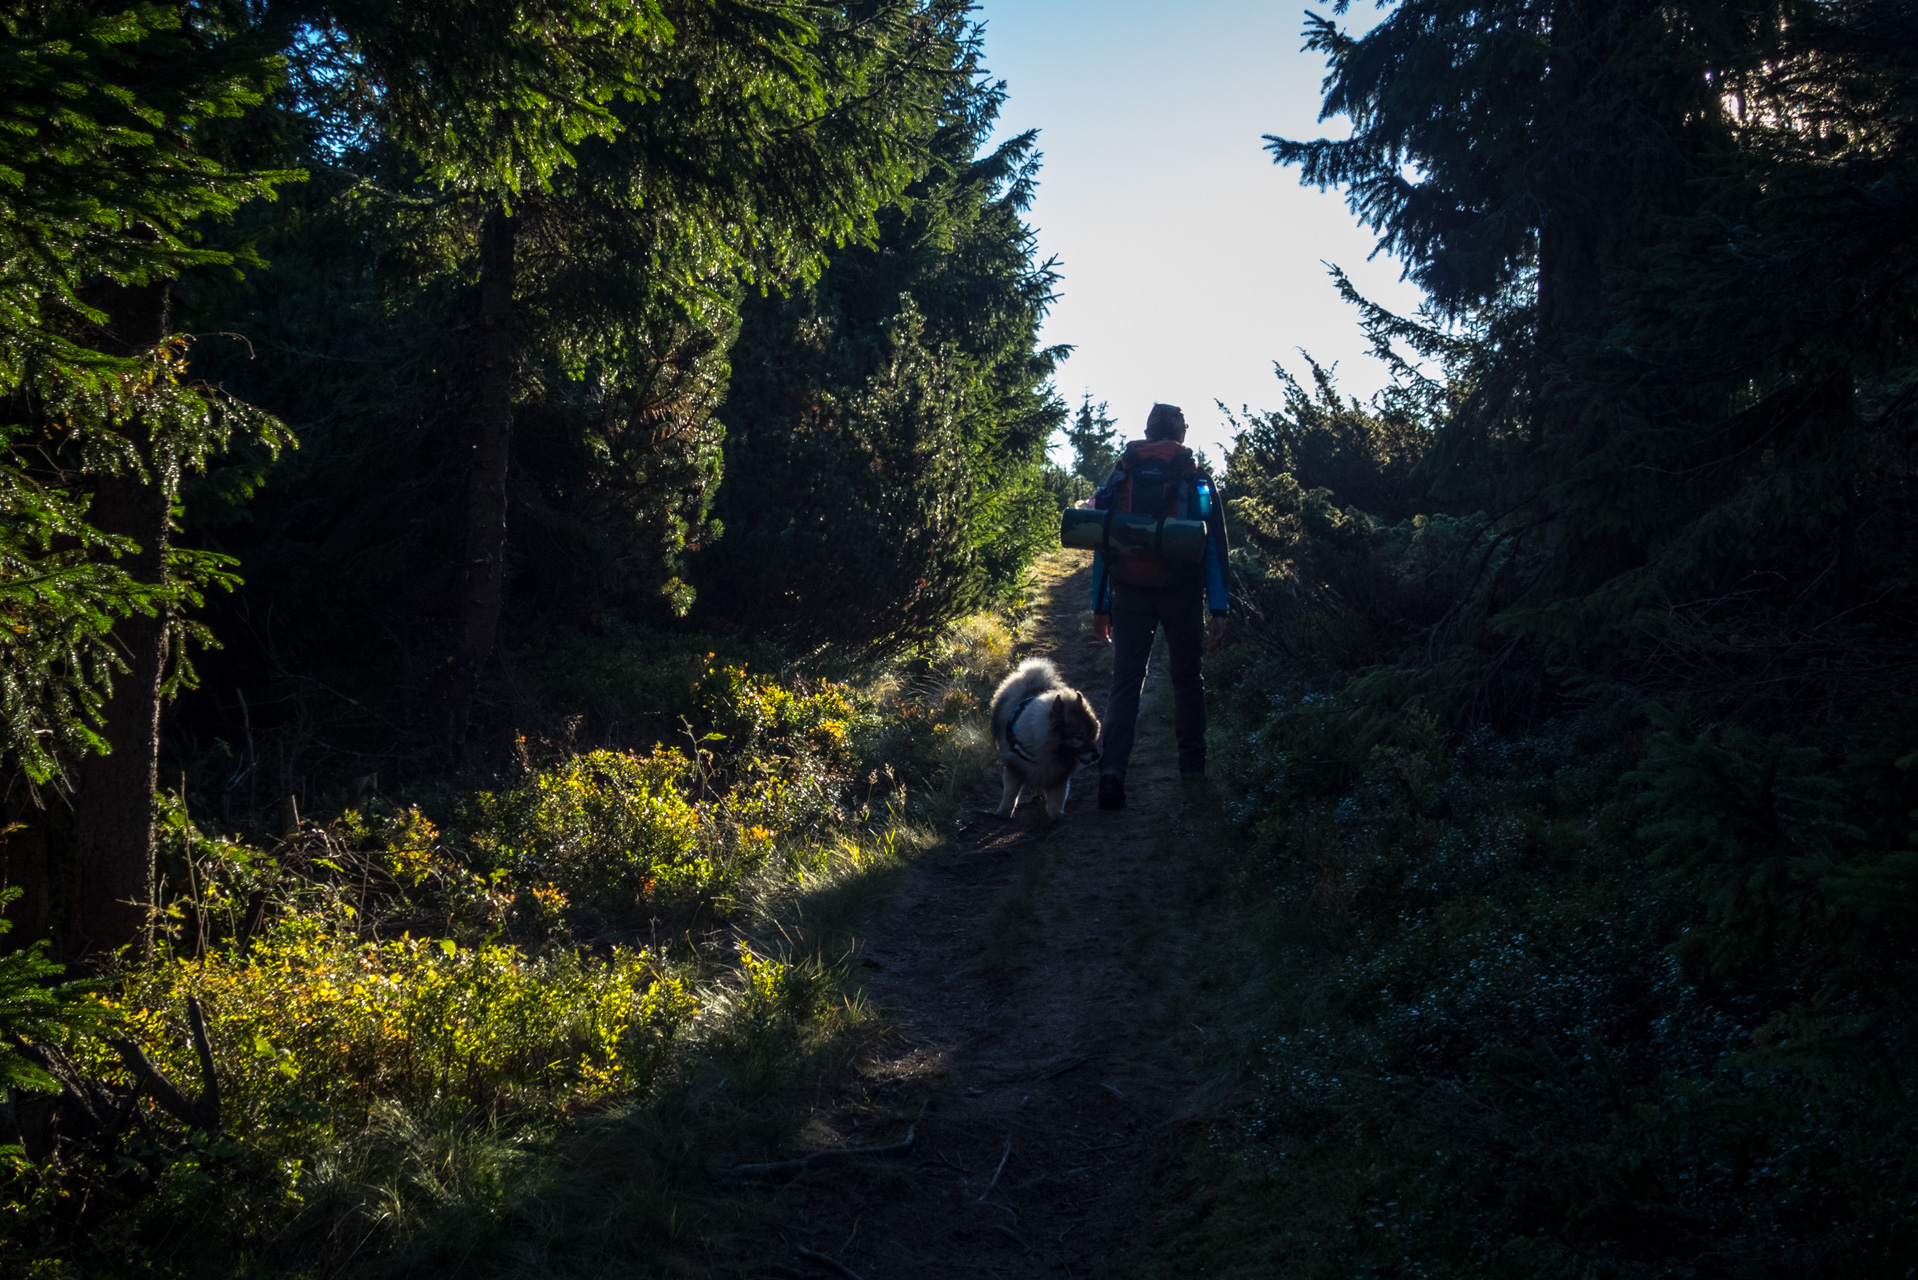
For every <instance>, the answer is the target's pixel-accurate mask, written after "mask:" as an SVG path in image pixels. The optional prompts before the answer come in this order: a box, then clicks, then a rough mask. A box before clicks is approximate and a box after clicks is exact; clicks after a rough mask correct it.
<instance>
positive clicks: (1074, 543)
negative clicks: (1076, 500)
mask: <svg viewBox="0 0 1918 1280" xmlns="http://www.w3.org/2000/svg"><path fill="white" fill-rule="evenodd" d="M1107 515H1110V516H1111V517H1112V554H1113V555H1120V556H1150V555H1157V556H1163V557H1164V558H1165V559H1167V560H1172V561H1177V562H1182V563H1186V564H1191V563H1194V562H1196V561H1199V560H1203V559H1204V558H1205V521H1203V520H1172V519H1167V520H1165V521H1160V520H1159V519H1158V517H1156V516H1142V515H1133V514H1132V513H1131V512H1127V511H1113V512H1105V511H1088V510H1086V509H1085V508H1083V507H1073V508H1072V509H1071V510H1069V511H1067V512H1066V513H1065V518H1064V519H1063V520H1062V521H1061V522H1060V525H1059V541H1060V542H1061V543H1063V544H1064V545H1066V546H1068V547H1083V548H1085V549H1086V550H1088V551H1101V550H1104V549H1105V545H1106V516H1107ZM1161 524H1163V525H1164V526H1165V529H1164V532H1163V533H1161V532H1160V525H1161Z"/></svg>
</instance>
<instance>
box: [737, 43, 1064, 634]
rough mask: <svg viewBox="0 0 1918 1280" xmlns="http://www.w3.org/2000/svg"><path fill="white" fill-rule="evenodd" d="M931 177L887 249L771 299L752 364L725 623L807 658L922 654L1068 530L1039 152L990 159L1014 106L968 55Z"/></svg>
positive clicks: (896, 216)
mask: <svg viewBox="0 0 1918 1280" xmlns="http://www.w3.org/2000/svg"><path fill="white" fill-rule="evenodd" d="M953 56H954V64H953V65H954V66H955V67H956V68H957V69H958V70H959V71H960V72H962V73H963V74H962V75H960V76H958V77H955V79H954V80H953V81H952V82H951V84H952V87H951V88H950V90H949V92H948V96H947V100H946V103H945V106H944V110H943V113H942V119H941V122H940V128H939V130H938V132H937V133H936V134H935V135H934V137H933V139H932V144H931V155H932V162H933V163H932V166H931V168H930V171H929V172H928V173H927V174H926V175H925V176H924V177H922V178H921V179H920V180H919V181H917V182H915V183H914V184H913V186H912V187H911V188H910V189H909V191H908V192H907V199H906V200H905V201H902V202H901V203H900V205H899V206H898V207H896V208H893V209H889V210H887V211H886V213H885V215H884V218H883V227H882V231H881V234H880V238H879V242H878V244H877V245H875V246H872V247H870V248H868V247H854V248H849V249H846V250H843V251H841V252H839V253H837V254H835V255H834V257H833V260H832V264H831V266H830V267H829V268H828V269H827V271H826V273H825V274H824V275H823V276H822V277H821V278H820V280H819V282H818V283H817V284H816V285H815V286H813V287H812V288H810V289H805V290H794V291H791V292H788V293H786V294H785V295H784V296H778V295H775V296H772V297H769V298H767V299H765V300H763V301H759V300H755V301H754V302H752V303H750V304H749V305H748V307H747V309H746V319H745V322H744V326H743V328H742V331H741V334H740V338H739V341H738V343H737V344H736V345H735V347H734V352H733V364H734V367H735V375H734V381H733V385H732V389H731V391H730V394H729V395H728V398H727V400H726V403H725V405H724V407H723V408H722V410H721V416H722V418H723V419H724V421H725V423H726V429H727V435H726V457H725V477H726V479H725V484H724V486H723V487H722V488H721V490H720V492H719V500H718V513H719V515H720V517H721V518H722V520H723V523H724V528H725V536H724V538H723V539H721V540H720V542H719V543H718V545H717V546H716V547H715V548H713V549H712V550H711V551H710V552H708V553H707V554H706V555H705V556H704V557H703V562H702V564H701V565H700V568H701V571H702V572H701V575H700V580H701V583H702V594H703V597H704V598H705V599H706V600H707V601H708V602H709V603H710V604H711V606H712V613H713V616H716V617H720V618H726V619H735V620H738V621H740V622H742V623H743V622H747V621H750V622H751V624H752V625H753V626H754V627H755V628H756V629H760V630H765V631H771V632H773V633H775V634H779V635H782V636H784V637H786V638H788V639H791V640H794V641H796V642H802V643H809V644H817V643H821V642H840V643H845V644H849V645H855V646H869V645H882V646H888V645H899V644H907V643H911V642H913V641H917V640H921V639H924V638H925V637H927V636H928V635H930V634H932V633H933V632H934V631H935V630H936V629H937V628H939V627H940V626H943V625H945V624H947V623H949V622H950V621H951V620H952V619H953V618H955V617H957V616H961V615H963V614H964V613H966V612H967V611H969V610H973V609H977V608H979V607H981V606H982V605H983V604H985V603H986V602H988V601H989V600H991V599H992V598H994V597H995V596H996V595H999V594H1002V593H1003V592H1005V591H1007V590H1008V589H1010V588H1011V587H1012V586H1013V585H1014V584H1016V583H1017V582H1018V580H1019V578H1020V577H1021V575H1022V574H1023V573H1024V571H1025V569H1026V567H1027V566H1028V565H1029V564H1030V563H1031V561H1032V559H1033V558H1034V557H1035V556H1036V555H1037V554H1038V552H1039V550H1040V549H1041V548H1042V547H1043V546H1044V545H1045V544H1046V543H1047V542H1048V541H1049V540H1050V539H1051V538H1053V537H1054V536H1056V529H1057V524H1056V520H1057V506H1056V502H1055V501H1054V499H1053V498H1052V497H1051V495H1049V494H1048V493H1047V492H1046V490H1045V483H1044V449H1045V444H1046V441H1047V440H1048V439H1049V438H1050V437H1051V435H1052V433H1053V432H1054V431H1055V430H1056V429H1057V428H1058V426H1059V425H1060V424H1061V423H1062V421H1063V419H1064V417H1065V414H1064V406H1062V405H1061V404H1059V402H1058V399H1057V397H1056V395H1055V394H1054V393H1053V392H1052V389H1051V387H1050V384H1049V378H1050V375H1051V372H1052V369H1053V367H1054V365H1055V362H1056V360H1057V359H1058V356H1059V354H1060V353H1059V352H1058V351H1056V350H1047V349H1043V348H1040V347H1038V345H1037V338H1038V329H1039V324H1040V321H1041V320H1042V318H1043V316H1044V314H1045V311H1046V308H1047V306H1048V305H1049V304H1050V302H1051V298H1052V292H1053V287H1054V284H1055V282H1056V276H1055V274H1054V272H1053V270H1052V266H1051V264H1050V263H1041V262H1037V261H1035V251H1034V245H1033V238H1032V233H1031V231H1030V230H1029V229H1028V228H1027V226H1026V225H1025V222H1024V218H1023V213H1024V210H1025V209H1026V208H1027V206H1028V204H1029V202H1030V200H1031V198H1032V193H1033V189H1034V182H1035V178H1036V170H1037V161H1038V156H1037V152H1036V147H1035V141H1036V139H1035V137H1034V135H1032V134H1023V135H1020V136H1017V137H1015V138H1012V139H1009V140H1007V141H1006V142H1005V143H1003V144H1001V145H1000V146H998V147H996V148H993V149H991V150H982V147H983V144H984V143H985V140H986V139H987V138H988V137H989V136H990V134H991V130H992V124H993V121H994V119H995V118H996V116H997V113H998V110H999V107H1000V104H1001V102H1002V101H1003V92H1004V91H1003V88H1002V87H999V86H995V85H992V84H991V83H980V82H979V81H978V75H979V73H978V59H979V47H978V35H977V32H976V31H970V32H968V34H967V36H966V39H965V40H964V42H963V43H961V44H959V45H958V46H956V48H955V50H954V54H953Z"/></svg>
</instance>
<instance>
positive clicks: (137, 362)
mask: <svg viewBox="0 0 1918 1280" xmlns="http://www.w3.org/2000/svg"><path fill="white" fill-rule="evenodd" d="M0 31H3V32H4V35H3V36H0V66H3V67H4V73H0V118H4V119H5V121H6V128H5V130H0V183H5V184H6V185H7V186H8V187H9V188H10V190H9V195H8V206H7V217H6V218H5V219H4V220H0V245H3V249H0V251H3V252H4V253H5V256H6V259H7V261H8V263H9V270H8V272H7V273H6V276H5V281H4V284H0V394H3V395H4V396H5V403H6V405H7V409H8V413H7V422H6V424H5V428H4V430H5V436H6V440H7V443H8V445H9V446H10V449H11V455H10V458H9V459H8V462H7V464H6V465H5V466H4V474H5V477H6V480H5V483H4V485H3V486H0V489H3V490H4V494H3V497H4V501H5V507H4V523H5V526H6V533H5V535H4V540H5V542H6V544H7V548H8V552H9V554H8V555H7V557H6V564H5V568H4V573H5V575H6V580H5V582H4V591H5V594H6V597H7V604H8V607H9V609H10V611H11V612H12V614H13V617H14V620H15V628H16V629H18V630H17V634H20V633H24V635H23V638H20V639H16V640H14V641H13V642H11V643H9V644H7V645H6V646H5V653H6V660H7V663H8V669H7V671H6V673H5V677H4V683H5V686H6V715H5V721H6V723H5V731H6V735H7V737H6V742H5V747H6V751H7V755H8V757H9V759H8V763H9V765H11V766H13V767H15V768H18V769H20V770H21V771H22V772H23V773H24V775H25V777H26V779H27V781H29V782H30V783H33V784H53V785H54V788H55V790H56V791H67V790H71V791H72V792H74V793H75V794H74V795H73V799H72V803H73V806H74V815H75V816H74V824H73V830H72V839H73V843H74V853H73V861H74V864H75V865H76V867H77V872H78V886H77V889H76V890H75V891H74V893H73V894H72V901H73V903H74V908H73V915H72V918H71V920H70V921H66V922H62V924H63V925H64V927H63V928H62V929H61V932H62V933H63V935H64V936H65V940H66V945H67V947H68V948H69V949H70V950H72V951H74V952H76V953H86V952H99V951H111V950H113V949H114V948H117V947H120V946H123V945H127V944H134V945H138V944H140V943H141V941H142V939H143V938H144V937H145V934H146V930H147V927H148V914H147V913H148V904H149V902H150V899H151V896H152V886H153V793H154V786H155V781H156V767H157V760H158V751H159V715H160V702H161V697H162V692H163V688H164V687H165V686H166V684H167V683H168V681H169V679H170V677H169V672H168V663H169V660H171V662H172V664H173V671H174V673H175V674H174V676H173V677H171V678H177V676H178V673H180V672H182V671H184V670H190V668H186V667H185V666H184V663H185V657H186V655H185V653H184V651H183V650H184V642H185V641H186V640H187V639H188V636H189V634H190V632H189V629H188V628H187V625H186V623H185V621H184V619H183V617H182V614H181V608H182V606H184V605H186V604H188V603H191V602H193V601H194V600H195V599H196V598H197V592H198V590H199V588H200V587H201V586H202V585H203V584H204V583H205V582H206V581H208V580H209V577H211V578H212V579H216V580H217V579H219V578H222V577H224V576H227V575H226V571H225V569H224V568H223V567H222V566H221V565H220V564H218V562H217V561H209V560H208V559H207V558H205V557H197V556H192V555H181V554H175V553H173V552H172V550H171V549H170V547H169V531H170V520H171V513H172V509H173V506H174V503H175V501H176V499H177V494H178V484H179V479H180V476H181V474H182V472H184V471H191V470H194V469H197V468H199V467H201V466H203V465H204V464H205V462H206V460H207V458H208V457H209V455H210V454H211V453H212V452H214V451H215V450H217V449H218V448H220V447H221V446H222V445H223V444H224V443H225V441H226V440H227V438H228V437H229V436H230V435H231V433H232V432H233V430H234V428H235V427H236V425H237V426H243V427H247V428H251V429H256V430H263V431H264V432H265V434H266V435H267V437H268V438H269V439H271V438H273V435H274V431H275V428H274V427H273V426H272V425H271V424H270V423H267V422H264V421H263V420H261V419H260V418H259V417H258V416H257V415H251V414H249V413H248V412H247V411H246V410H245V409H244V408H243V407H241V406H236V405H233V404H232V403H230V402H229V401H227V400H226V398H225V397H224V396H222V395H221V394H219V393H218V392H217V391H216V390H213V389H209V388H206V387H204V386H201V385H198V384H196V383H195V382H194V381H193V380H192V378H191V377H190V375H189V373H188V369H187V365H186V358H185V357H186V350H187V347H186V344H185V342H184V341H183V340H181V339H178V338H175V337H174V335H173V330H172V327H171V325H170V323H169V306H168V304H169V296H170V284H171V282H172V281H173V280H175V279H176V278H177V277H178V276H179V275H180V274H181V273H182V272H184V271H187V270H190V269H218V268H232V267H234V266H235V265H236V264H237V263H238V262H240V261H242V260H243V259H244V255H237V256H236V255H235V254H234V253H232V252H230V251H225V250H221V249H216V248H213V247H210V246H208V245H206V244H205V243H204V242H203V241H202V239H201V231H200V228H201V227H202V226H203V225H204V224H205V223H206V221H207V220H208V219H216V218H221V217H225V216H228V215H230V214H232V213H233V212H234V210H235V209H237V208H238V207H239V206H240V205H241V204H242V203H243V202H245V201H247V200H249V199H254V198H258V197H263V196H268V195H270V194H271V193H272V191H273V189H274V186H275V184H276V183H279V182H282V181H285V180H287V179H290V178H293V177H297V176H298V175H297V174H293V173H288V172H278V173H274V172H256V173H246V172H236V171H231V170H229V169H228V168H227V167H225V166H224V165H222V164H221V163H220V161H219V159H218V158H217V157H216V156H214V155H212V154H209V153H208V150H207V145H208V141H209V139H211V138H213V137H215V136H217V123H218V122H219V121H221V120H224V119H231V118H233V117H235V116H238V115H240V114H242V113H244V112H245V111H247V110H248V109H250V108H252V107H254V106H256V105H257V104H258V103H259V102H260V101H261V99H262V97H263V95H264V93H265V91H266V89H267V87H268V85H269V84H270V82H271V80H272V78H273V76H274V74H275V69H274V62H273V59H272V57H271V51H270V50H268V49H264V48H262V47H260V46H259V45H258V44H257V43H256V42H254V41H252V40H250V39H248V38H247V37H246V34H245V33H244V32H243V31H240V30H238V29H236V28H235V27H233V26H232V25H231V24H229V23H227V22H226V21H225V20H224V18H223V15H222V14H221V13H219V12H218V11H217V10H213V9H209V8H204V7H201V6H198V5H192V4H184V5H171V6H163V5H149V6H144V7H141V8H138V9H120V8H117V7H107V6H94V5H84V4H80V5H56V6H41V5H32V6H27V5H19V6H12V7H11V8H9V9H8V10H7V11H6V12H5V13H4V15H0ZM83 510H84V515H82V514H81V513H82V511H83ZM21 794H22V793H20V792H18V791H16V792H15V795H16V797H18V796H19V795H21ZM25 794H28V795H31V796H32V798H33V800H34V801H35V803H36V805H39V806H43V805H44V804H45V803H46V800H47V797H46V795H45V793H44V792H40V791H33V792H29V793H25ZM15 807H16V810H17V809H18V805H17V803H16V806H15ZM18 816H20V817H27V816H28V814H27V813H25V812H21V813H19V814H18ZM40 834H41V835H42V836H44V832H42V833H40ZM35 845H36V848H44V845H45V841H44V839H41V840H40V841H37V842H35ZM38 914H40V911H39V910H38V909H36V915H38Z"/></svg>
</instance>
